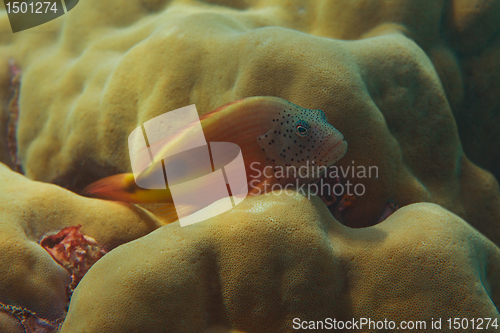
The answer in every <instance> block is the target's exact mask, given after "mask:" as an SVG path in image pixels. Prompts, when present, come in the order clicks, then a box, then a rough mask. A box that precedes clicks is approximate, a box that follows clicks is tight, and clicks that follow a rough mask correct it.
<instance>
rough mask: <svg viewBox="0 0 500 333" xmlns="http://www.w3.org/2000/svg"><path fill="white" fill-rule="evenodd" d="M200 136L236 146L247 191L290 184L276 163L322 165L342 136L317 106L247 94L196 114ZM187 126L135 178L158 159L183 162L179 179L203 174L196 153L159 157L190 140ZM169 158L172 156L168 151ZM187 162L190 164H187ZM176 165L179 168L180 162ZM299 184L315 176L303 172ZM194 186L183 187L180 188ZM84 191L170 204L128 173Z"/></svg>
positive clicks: (338, 152) (337, 151)
mask: <svg viewBox="0 0 500 333" xmlns="http://www.w3.org/2000/svg"><path fill="white" fill-rule="evenodd" d="M200 122H201V126H202V129H203V132H204V135H205V139H206V141H207V142H208V143H210V142H231V143H235V144H236V145H238V146H239V147H240V149H241V154H242V157H243V161H244V166H245V171H246V175H247V184H248V186H249V189H248V192H249V193H250V194H254V195H255V194H260V193H262V192H263V191H265V190H264V188H270V186H271V187H272V185H273V184H277V183H279V184H286V183H292V182H293V184H295V183H296V179H295V177H296V173H295V174H292V173H290V174H288V175H285V176H282V175H280V174H276V172H275V171H276V170H277V169H278V168H296V169H298V168H300V167H306V168H311V167H313V166H314V167H320V166H325V167H328V166H330V165H332V164H334V163H335V162H336V161H338V160H339V159H340V158H342V157H343V156H344V154H345V153H346V150H347V143H346V141H345V140H344V137H343V135H342V134H341V133H340V132H339V131H338V130H337V129H335V128H334V127H333V126H332V125H330V124H329V123H328V121H327V120H326V117H325V114H324V113H323V112H322V111H321V110H310V109H306V108H302V107H300V106H298V105H295V104H293V103H291V102H288V101H286V100H284V99H282V98H278V97H269V96H264V97H261V96H259V97H249V98H245V99H242V100H238V101H235V102H232V103H229V104H226V105H224V106H222V107H219V108H217V109H215V110H214V111H212V112H209V113H207V114H205V115H203V116H201V117H200ZM192 126H193V125H188V126H186V128H185V129H184V130H182V131H180V132H179V134H178V135H177V136H176V137H175V138H173V139H170V140H169V141H167V142H162V143H161V144H162V145H163V146H162V147H161V149H159V151H160V153H159V154H157V155H156V158H155V161H154V163H153V164H152V165H151V167H149V168H147V169H145V170H144V171H143V172H142V173H141V175H140V177H144V178H143V179H146V180H147V179H148V177H150V178H152V176H151V175H152V174H153V173H154V172H155V169H156V170H157V168H158V165H159V163H165V164H169V163H181V165H185V166H186V170H187V169H188V168H187V166H189V174H187V175H186V179H185V181H188V180H190V179H195V178H197V177H200V176H203V175H204V174H206V173H207V172H206V170H203V168H201V166H200V168H199V170H197V169H196V164H197V163H196V155H193V154H191V155H190V156H187V155H184V156H187V157H184V158H180V159H177V160H176V159H175V158H174V159H172V158H170V159H165V160H163V156H167V155H168V152H169V151H172V150H175V149H176V147H177V145H180V144H185V142H186V141H187V140H190V134H191V128H192ZM174 157H175V155H174ZM193 165H194V166H195V167H194V168H193ZM181 169H182V167H181ZM304 176H305V177H303V178H301V179H300V182H299V183H304V182H309V181H311V180H313V179H316V178H318V175H316V176H314V174H313V175H311V174H310V173H309V172H308V171H306V172H305V174H304ZM195 190H196V189H189V188H186V191H195ZM84 191H85V193H86V194H87V195H90V196H94V197H101V198H106V199H112V200H119V201H126V202H134V203H154V202H162V203H172V202H173V201H172V194H171V192H170V190H169V188H168V186H166V189H164V190H155V189H152V190H151V189H142V188H140V187H139V186H137V185H136V183H135V179H134V175H133V174H121V175H115V176H111V177H108V178H104V179H102V180H100V181H97V182H96V183H93V184H91V185H89V186H88V187H87V188H86V189H85V190H84Z"/></svg>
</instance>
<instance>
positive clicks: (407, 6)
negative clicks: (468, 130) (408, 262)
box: [0, 0, 500, 244]
mask: <svg viewBox="0 0 500 333" xmlns="http://www.w3.org/2000/svg"><path fill="white" fill-rule="evenodd" d="M213 3H215V4H226V5H228V6H229V5H230V6H231V7H233V8H229V7H222V6H212V5H208V4H206V3H201V2H194V1H173V2H161V1H154V2H145V1H138V0H136V1H132V2H130V1H127V2H123V1H116V2H114V3H113V5H109V4H104V3H101V2H99V1H85V2H82V3H80V4H78V6H77V7H75V9H73V10H72V11H71V12H70V13H69V14H67V15H64V16H63V17H61V18H60V19H57V20H54V21H52V22H50V23H48V24H47V25H46V26H45V27H44V26H41V27H40V28H34V29H33V30H32V31H35V32H36V31H37V29H42V31H43V29H49V28H52V29H53V30H54V31H60V32H55V33H52V34H48V33H45V34H41V33H40V34H35V35H34V34H33V33H32V32H28V31H27V32H21V33H19V34H18V37H16V38H13V43H12V45H10V46H8V47H6V48H5V49H3V51H2V52H3V53H2V52H0V58H2V54H3V56H4V57H7V55H9V56H14V57H15V58H16V59H18V61H19V63H20V65H21V67H23V71H24V76H23V81H22V88H21V89H22V90H21V91H24V92H26V93H24V94H23V93H21V101H20V108H21V113H20V122H19V127H18V141H19V142H18V146H19V154H20V158H21V161H22V163H23V167H24V170H25V171H26V175H27V176H28V177H29V178H33V179H36V180H41V181H46V182H52V183H56V184H59V185H62V186H63V187H66V188H68V189H71V190H73V191H76V192H79V191H80V190H81V189H83V187H84V186H86V185H88V184H89V183H91V182H93V181H96V180H98V179H100V178H103V177H105V176H108V175H111V174H116V173H120V172H128V171H130V161H129V159H128V154H127V137H128V135H129V133H130V132H131V131H132V129H134V128H135V127H136V126H138V125H139V124H141V123H143V122H144V121H146V120H149V119H150V118H152V117H154V116H156V115H159V114H162V113H164V112H167V111H170V110H173V109H176V108H178V107H182V106H185V105H188V104H192V103H196V105H197V107H198V110H200V111H201V112H202V113H205V112H208V111H210V110H211V109H213V108H215V107H217V106H220V105H222V104H224V103H226V102H229V101H232V100H236V99H239V98H242V97H248V96H254V95H274V96H279V97H282V98H285V99H287V100H290V101H291V102H293V103H295V104H297V105H301V106H303V107H307V108H312V109H315V108H319V109H322V110H324V111H325V113H326V114H327V117H328V120H329V122H331V123H332V124H333V125H334V126H335V127H336V128H338V129H339V130H340V131H341V132H342V133H343V134H344V135H345V138H346V140H347V141H348V142H349V147H350V148H349V152H348V153H347V155H346V156H345V158H344V159H343V160H342V161H341V162H340V163H339V165H340V166H343V167H345V168H346V167H348V166H350V165H352V161H354V164H355V165H362V166H366V167H368V166H377V167H378V168H379V170H380V175H379V178H378V179H374V178H371V179H362V180H359V179H358V180H357V181H358V182H361V183H363V184H364V186H365V187H366V189H367V192H366V194H365V195H363V196H362V197H361V198H359V200H357V206H358V207H362V209H349V210H347V212H346V213H345V214H343V215H342V216H337V218H339V219H340V220H342V221H343V222H344V223H346V224H348V225H351V226H358V227H361V226H367V225H371V224H374V223H376V222H377V220H378V217H379V216H380V215H381V213H382V209H383V206H384V204H385V203H386V202H387V200H388V199H394V200H395V201H396V202H397V203H398V204H399V205H400V206H403V205H407V204H410V203H414V202H419V201H428V202H434V203H438V204H440V205H442V206H444V207H445V208H447V209H449V210H451V211H452V212H455V213H457V214H458V215H460V216H461V217H462V218H464V219H465V220H466V221H467V222H469V223H470V224H471V225H473V226H475V227H476V228H478V229H479V230H480V231H481V232H483V233H484V234H486V235H487V236H488V237H490V239H492V240H493V241H494V242H496V243H497V244H500V225H499V223H500V222H499V216H500V208H499V207H500V196H499V195H498V191H497V190H496V188H497V186H498V185H497V182H496V181H495V179H494V178H492V177H491V176H490V175H489V174H488V173H487V172H485V171H482V170H480V169H478V168H476V167H475V166H474V165H473V164H471V163H470V162H469V160H468V159H467V158H466V157H465V156H464V154H463V152H462V146H461V143H460V141H459V136H458V131H457V126H456V124H455V121H454V117H453V113H452V110H451V108H450V105H449V103H448V99H447V94H448V95H452V96H457V98H455V97H451V98H450V100H451V101H452V102H453V103H455V104H454V105H460V103H461V102H460V101H461V100H462V99H463V98H462V97H460V96H459V95H460V94H461V91H462V90H463V87H462V86H460V80H456V79H455V78H456V77H457V75H455V74H454V73H456V72H457V71H460V70H459V69H458V67H457V66H458V65H457V64H456V59H455V57H454V55H453V54H454V53H453V51H452V50H451V49H449V48H447V47H446V46H444V45H443V44H442V43H441V42H439V33H440V32H439V18H440V17H441V16H442V15H443V12H444V11H446V10H448V9H446V7H445V6H444V4H443V3H442V2H435V1H425V2H423V3H422V4H420V3H419V5H418V7H420V8H422V10H421V11H418V12H417V13H419V14H418V15H414V14H413V13H414V12H415V6H417V5H416V4H415V3H413V2H408V1H388V2H384V3H379V2H369V1H361V0H360V1H349V2H339V3H337V2H334V3H332V2H328V1H311V2H308V3H299V2H291V3H289V4H288V6H284V5H279V3H278V2H277V3H276V5H271V4H270V3H269V2H260V1H250V2H234V3H233V2H231V3H230V2H213ZM368 4H370V8H371V10H370V11H364V10H362V8H365V7H364V6H367V5H368ZM243 8H244V10H241V9H243ZM424 8H425V10H424ZM457 8H458V7H457ZM460 8H462V7H460ZM373 10H374V11H375V12H376V13H377V15H375V16H373V15H372V12H373ZM426 10H429V11H430V13H431V14H428V13H427V12H426ZM410 13H411V14H410ZM423 13H425V14H423ZM460 13H462V14H460ZM332 14H333V15H332ZM454 15H455V16H454V17H455V18H454V20H459V18H460V17H462V16H463V15H469V14H468V12H467V11H466V10H465V9H463V10H461V11H459V12H457V13H455V14H454ZM460 15H462V16H460ZM484 15H486V17H488V18H489V19H491V20H494V18H490V16H488V14H484ZM369 17H370V18H369ZM3 20H4V21H5V20H6V17H4V18H3ZM467 20H472V21H474V19H473V18H470V19H467ZM467 20H465V21H463V22H466V21H467ZM453 22H455V21H453ZM457 22H459V21H457ZM460 22H462V21H460ZM467 22H468V21H467ZM474 22H475V21H474ZM450 24H451V23H450ZM457 24H458V23H457ZM471 24H472V23H471ZM3 25H5V22H3ZM460 26H463V28H461V29H462V30H460V31H468V30H467V28H466V26H467V25H465V26H464V25H463V24H462V23H461V24H460ZM354 27H356V28H354ZM398 27H399V28H398ZM288 28H293V29H296V30H292V29H288ZM58 29H60V30H58ZM297 30H299V31H303V32H307V33H310V34H315V35H317V36H324V37H330V38H321V37H316V36H312V35H310V34H305V33H303V32H299V31H297ZM388 33H389V35H385V34H388ZM469 33H471V34H472V32H469ZM403 34H406V35H407V36H409V37H412V38H413V39H414V40H415V41H416V42H417V43H419V44H420V46H421V47H422V48H424V49H425V50H427V51H428V53H429V55H430V56H431V58H432V59H434V65H436V66H437V69H438V71H437V72H436V71H435V69H434V66H433V63H432V62H431V61H430V59H429V58H428V57H427V55H426V53H425V52H424V51H423V50H422V49H421V48H420V47H419V46H418V45H417V44H416V43H415V42H413V41H412V40H410V39H408V38H406V37H404V36H403ZM40 36H42V37H40ZM368 36H377V37H374V38H367V39H361V40H359V41H354V42H352V41H341V40H336V39H331V38H332V37H333V38H345V39H349V38H364V37H368ZM9 41H10V40H9ZM438 73H439V76H441V77H442V78H443V82H445V88H446V89H447V91H446V92H445V90H444V89H443V86H442V85H441V82H440V80H439V76H438ZM458 77H461V76H460V74H458ZM42 80H43V81H44V82H50V83H51V84H46V85H41V84H40V82H42ZM457 84H458V85H459V86H457ZM457 107H458V106H457ZM22 110H25V111H22ZM348 178H349V177H348ZM351 180H352V179H351ZM465 188H467V190H464V189H465ZM484 224H486V225H488V226H489V227H488V228H485V227H484Z"/></svg>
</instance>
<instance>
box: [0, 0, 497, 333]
mask: <svg viewBox="0 0 500 333" xmlns="http://www.w3.org/2000/svg"><path fill="white" fill-rule="evenodd" d="M499 13H500V2H499V1H485V0H447V1H445V0H421V1H413V0H388V1H376V0H350V1H330V0H311V1H302V0H234V1H233V0H207V1H201V0H200V1H197V0H172V1H167V0H127V1H125V0H114V1H100V0H86V1H80V2H79V3H78V5H77V6H76V7H75V8H74V9H73V10H72V11H71V12H69V13H68V14H66V15H63V16H61V17H59V18H57V19H55V20H53V21H51V22H49V23H46V24H44V25H41V26H39V27H35V28H33V29H30V30H28V31H23V32H19V33H16V34H12V33H11V30H10V26H9V21H8V18H7V15H6V14H5V13H1V14H0V31H1V32H2V34H0V63H3V64H4V66H0V100H1V101H2V103H0V109H1V112H0V124H1V125H2V126H0V161H2V162H3V163H5V165H8V166H9V167H11V168H16V166H17V163H18V162H20V163H21V168H18V170H23V171H24V172H25V175H26V177H27V178H28V179H27V178H25V177H23V176H21V175H19V174H17V173H15V172H13V171H11V170H9V169H8V168H7V166H5V165H3V164H2V165H0V250H1V251H2V256H0V303H2V304H4V305H5V306H6V307H7V306H14V307H15V308H16V309H18V308H19V309H21V310H20V311H24V310H22V309H25V311H29V313H33V314H34V315H36V316H39V317H40V318H42V319H46V320H48V321H51V322H54V321H57V320H59V319H61V318H62V317H63V316H64V314H65V311H66V310H65V308H66V306H67V304H68V295H67V286H68V285H69V283H70V275H69V273H68V272H67V271H66V270H65V269H64V268H63V267H61V266H60V265H58V264H57V263H56V261H55V260H54V259H53V258H52V257H51V256H50V255H49V254H48V253H47V252H46V251H45V250H44V249H43V248H42V247H41V246H40V245H39V244H38V242H39V241H40V239H42V237H44V236H47V235H51V234H56V233H57V232H59V231H60V230H61V229H63V228H66V227H71V226H76V225H78V224H81V225H82V233H83V234H85V235H88V236H89V237H92V238H93V239H95V240H96V242H97V243H98V244H99V245H102V246H103V247H104V249H105V250H106V251H108V250H111V249H113V248H115V247H117V248H116V249H114V250H113V251H111V252H110V253H108V254H106V255H105V256H104V257H103V258H102V259H100V260H99V261H98V262H97V263H96V264H95V265H94V266H93V267H92V268H91V269H90V270H89V272H88V274H86V275H85V277H84V278H83V279H82V280H81V282H80V285H79V286H78V287H77V288H76V290H75V293H74V296H73V298H72V301H71V306H70V310H69V313H68V316H67V319H66V322H65V323H64V326H63V332H82V331H85V332H104V331H105V332H113V331H116V332H125V331H127V332H129V331H130V332H132V331H144V332H149V331H161V330H162V329H164V327H167V328H166V330H170V331H178V332H182V331H185V332H195V331H200V330H207V331H211V332H216V331H229V330H233V332H235V331H234V330H235V329H237V330H241V331H246V332H265V331H269V332H277V331H283V330H289V329H290V325H291V324H292V319H293V318H294V317H299V318H303V319H304V320H306V319H307V320H317V319H323V318H325V317H328V316H333V317H337V318H342V319H348V318H350V317H360V316H364V317H370V318H372V319H383V318H389V319H391V320H395V321H397V320H403V319H405V320H406V319H423V320H429V318H431V317H436V316H440V317H443V318H444V317H453V318H454V317H469V318H472V317H475V318H477V317H481V316H482V317H488V316H489V317H498V315H499V314H498V307H499V304H500V295H499V293H500V292H499V288H500V283H499V282H498V281H500V274H499V267H500V264H499V262H498V260H499V259H498V258H499V255H500V254H499V249H498V245H500V189H499V185H498V181H497V180H498V178H499V177H500V162H499V161H500V138H499V135H500V134H499V133H500V102H499V99H498V95H499V93H500V80H499V79H498V78H499V75H500V58H499V57H498V51H499V47H500V46H499V45H500V34H499V31H500V24H499V20H500V19H499V17H500V15H499ZM12 61H14V62H12ZM9 63H10V64H12V63H15V64H16V67H15V68H16V71H17V70H20V71H21V73H22V76H21V77H20V80H21V81H20V83H21V85H20V90H18V89H16V84H17V82H19V77H17V78H16V79H15V80H13V75H12V74H13V71H12V66H11V67H10V68H9ZM14 77H15V76H14ZM16 94H18V95H19V101H18V103H16V100H15V97H14V99H13V96H16ZM249 96H278V97H281V98H284V99H286V100H289V101H290V102H292V103H294V104H297V105H300V106H302V107H305V108H309V109H321V110H323V111H324V112H325V113H326V115H327V119H328V121H329V122H330V123H331V124H332V125H333V126H334V127H335V128H337V129H338V130H339V131H340V132H341V133H343V134H344V137H345V139H346V140H347V142H348V144H349V150H348V152H347V154H346V155H345V157H344V158H343V159H342V160H340V161H339V162H338V163H337V165H338V166H339V167H342V168H343V170H347V168H348V167H349V168H350V169H349V171H348V172H346V173H345V175H343V176H342V182H347V181H349V182H351V183H353V184H361V185H363V186H362V188H364V189H365V192H364V193H363V195H357V196H355V197H353V196H347V197H346V196H341V195H339V196H338V197H339V198H342V199H341V200H343V201H342V208H341V209H337V210H335V211H332V212H329V211H328V210H327V209H326V207H325V206H324V204H323V203H321V201H320V200H319V199H317V198H313V199H312V201H309V200H306V199H305V198H304V197H302V196H301V195H299V194H296V195H285V194H283V195H281V196H261V197H257V198H252V199H249V200H248V201H247V202H244V203H243V204H241V207H238V209H236V210H234V211H231V212H228V213H226V214H225V215H223V216H219V217H217V218H214V219H212V220H210V221H209V222H205V223H201V224H197V225H194V226H190V227H186V228H180V227H179V226H178V224H173V225H169V226H166V227H163V228H160V229H159V230H156V231H154V232H153V233H151V234H149V235H147V236H144V235H146V234H148V233H149V232H151V231H153V230H155V229H157V228H158V227H159V226H160V224H159V223H158V221H157V220H156V219H154V218H153V217H152V216H151V215H150V214H149V213H148V212H146V211H145V210H143V209H141V208H138V207H136V206H132V205H126V204H121V203H112V202H105V201H101V200H93V199H88V198H83V197H81V196H78V195H77V194H75V193H71V192H70V191H73V192H76V193H80V192H81V190H82V189H83V188H84V187H85V186H87V185H89V184H90V183H92V182H94V181H96V180H98V179H101V178H104V177H106V176H110V175H113V174H117V173H121V172H130V161H129V156H128V147H127V138H128V135H129V134H130V132H131V131H132V130H133V129H134V128H136V127H137V126H139V125H140V124H142V123H144V122H145V121H147V120H149V119H151V118H153V117H155V116H157V115H160V114H163V113H165V112H167V111H170V110H174V109H177V108H179V107H183V106H186V105H189V104H193V103H194V104H196V106H197V109H198V111H200V113H207V112H209V111H211V110H212V109H214V108H215V107H218V106H220V105H223V104H225V103H227V102H231V101H234V100H237V99H241V98H244V97H249ZM17 111H19V112H17ZM16 117H17V119H15V118H16ZM16 123H17V127H16V128H15V129H16V131H15V134H16V136H15V139H16V140H13V137H14V136H13V134H14V131H13V129H14V127H15V126H14V125H15V124H16ZM14 148H15V149H14ZM14 154H15V155H16V156H12V155H14ZM358 167H364V168H369V167H375V168H376V170H377V171H376V175H375V174H373V175H370V176H369V177H366V175H365V177H363V175H362V174H361V176H360V174H359V173H358V170H359V168H358ZM353 168H355V169H353ZM352 170H355V172H354V173H353V172H352ZM495 176H496V177H497V178H495ZM29 179H32V180H35V181H32V180H29ZM36 181H42V182H47V183H52V184H55V185H59V186H61V187H63V188H66V189H67V190H65V189H62V188H61V187H58V186H55V185H49V184H42V183H40V182H36ZM68 190H69V191H68ZM332 200H333V198H332ZM422 202H426V203H422ZM388 205H389V207H396V208H397V207H402V208H400V209H399V210H397V211H396V212H395V213H394V214H392V215H391V216H389V217H388V218H387V219H386V220H385V221H383V222H381V223H378V222H379V221H380V219H381V216H382V217H386V216H388V215H389V214H390V213H392V211H393V210H394V209H395V208H394V209H392V210H388V209H387V207H388ZM391 205H392V206H391ZM332 213H333V217H332ZM377 223H378V224H377ZM347 226H351V227H364V228H361V229H350V228H348V227H347ZM476 230H477V231H476ZM142 236H144V237H142ZM141 237H142V238H141ZM138 238H139V239H138ZM132 240H134V241H132ZM131 241H132V242H131ZM127 242H130V243H127ZM124 243H127V244H125V245H122V246H119V245H121V244H124ZM495 244H496V245H495ZM0 305H1V304H0ZM495 306H496V308H495ZM2 309H3V308H2ZM26 313H28V312H26ZM30 318H31V317H30ZM16 327H17V328H16ZM4 328H5V329H7V328H8V329H12V330H16V329H19V330H21V329H22V328H19V322H17V321H16V319H15V318H13V317H12V316H10V314H9V313H8V312H6V311H3V310H2V311H0V329H4Z"/></svg>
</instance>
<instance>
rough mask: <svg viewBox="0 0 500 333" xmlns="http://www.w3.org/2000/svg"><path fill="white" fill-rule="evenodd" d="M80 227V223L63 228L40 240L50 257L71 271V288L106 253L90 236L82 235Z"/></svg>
mask: <svg viewBox="0 0 500 333" xmlns="http://www.w3.org/2000/svg"><path fill="white" fill-rule="evenodd" d="M80 228H81V225H77V226H74V227H68V228H64V229H62V230H61V231H59V232H58V233H57V234H55V235H52V236H47V237H45V238H43V239H42V240H41V242H40V245H41V246H42V247H43V248H44V249H45V250H47V252H49V254H50V255H51V256H52V258H54V260H56V261H57V262H58V263H59V264H60V265H61V266H63V267H64V268H66V269H67V270H68V271H69V272H70V273H71V277H72V282H71V285H70V287H71V288H72V289H74V288H75V287H76V286H77V284H78V282H80V280H81V279H82V278H83V276H84V275H85V273H87V271H88V270H89V269H90V267H92V265H93V264H94V263H95V262H96V261H97V260H99V259H100V258H101V257H102V256H103V255H105V254H106V251H104V250H101V249H100V248H99V247H98V246H97V242H96V241H95V240H94V239H93V238H92V237H89V236H85V235H83V234H82V233H81V232H80Z"/></svg>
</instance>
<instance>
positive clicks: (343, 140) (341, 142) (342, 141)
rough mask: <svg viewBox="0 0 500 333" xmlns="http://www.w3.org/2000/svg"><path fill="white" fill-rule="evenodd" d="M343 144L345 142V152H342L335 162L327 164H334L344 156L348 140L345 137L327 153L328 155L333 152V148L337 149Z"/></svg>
mask: <svg viewBox="0 0 500 333" xmlns="http://www.w3.org/2000/svg"><path fill="white" fill-rule="evenodd" d="M341 144H345V151H344V153H343V154H342V156H340V157H339V158H337V159H336V160H334V161H333V162H330V163H328V165H327V166H331V165H333V164H334V163H335V162H337V161H339V160H340V159H341V158H342V157H344V155H345V153H346V152H347V141H346V140H345V139H342V140H339V142H337V143H336V144H335V145H334V146H332V147H331V148H330V149H328V152H327V153H326V155H329V154H330V153H331V152H332V150H334V149H336V148H337V147H338V146H340V145H341Z"/></svg>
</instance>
